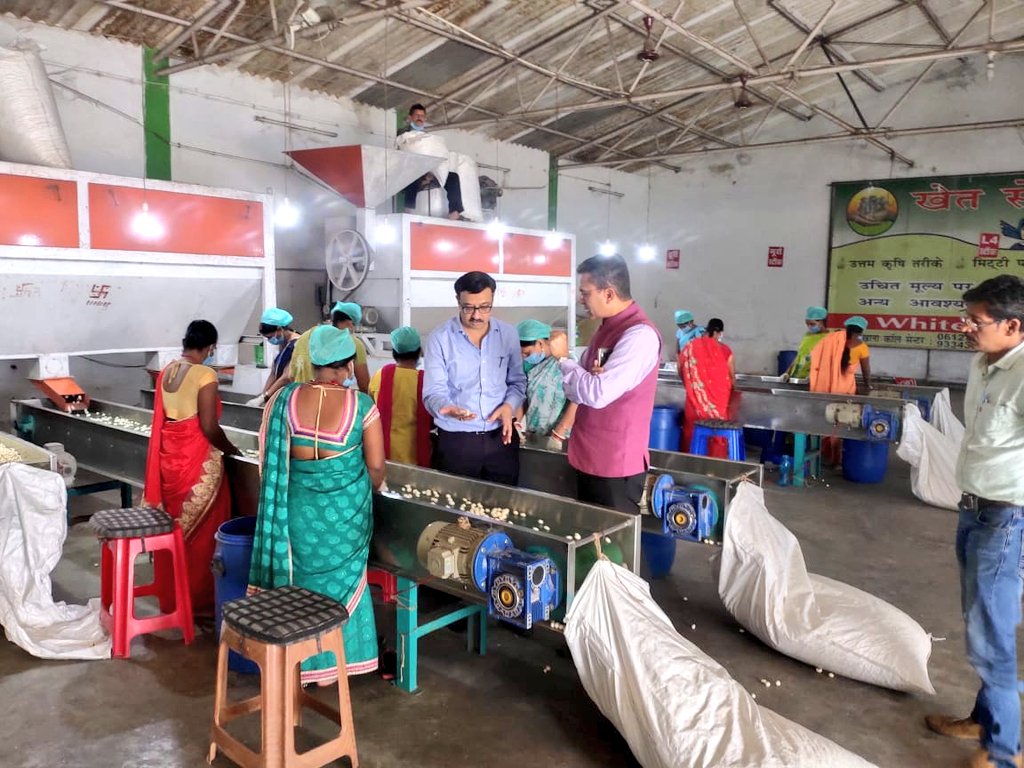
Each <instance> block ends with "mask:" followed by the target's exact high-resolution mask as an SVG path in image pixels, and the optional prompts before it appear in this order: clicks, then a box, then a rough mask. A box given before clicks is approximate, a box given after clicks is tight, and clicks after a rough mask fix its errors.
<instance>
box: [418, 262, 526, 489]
mask: <svg viewBox="0 0 1024 768" xmlns="http://www.w3.org/2000/svg"><path fill="white" fill-rule="evenodd" d="M495 288H496V284H495V282H494V278H493V277H491V276H490V275H488V274H487V273H485V272H467V273H466V274H464V275H463V276H462V277H460V278H459V279H458V280H456V281H455V296H456V298H457V299H458V303H459V314H458V316H457V317H453V318H452V319H451V320H449V321H448V322H446V323H444V324H443V325H441V326H440V327H438V328H437V329H435V330H434V332H433V333H431V334H430V339H429V340H428V341H427V346H426V349H425V350H424V356H423V368H424V376H423V405H424V406H425V407H426V409H427V411H428V412H429V413H430V415H431V416H433V417H434V424H435V425H436V426H437V441H436V443H435V445H434V452H433V462H434V468H435V469H438V470H440V471H442V472H449V473H451V474H453V475H462V476H463V477H473V478H477V479H480V480H489V481H491V482H496V483H504V484H506V485H517V484H518V482H519V437H518V435H517V434H516V432H515V430H514V429H513V427H512V421H513V414H515V412H516V411H517V410H518V409H519V407H520V406H521V405H522V404H523V400H524V399H525V397H526V374H524V373H523V358H522V355H521V353H520V351H519V333H518V332H517V331H516V329H515V326H512V325H509V324H508V323H503V322H501V321H500V320H495V319H493V318H492V317H491V310H492V309H493V307H494V290H495Z"/></svg>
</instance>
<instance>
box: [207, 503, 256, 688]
mask: <svg viewBox="0 0 1024 768" xmlns="http://www.w3.org/2000/svg"><path fill="white" fill-rule="evenodd" d="M255 534H256V518H255V516H252V515H250V516H247V517H236V518H235V519H234V520H228V521H227V522H226V523H223V524H222V525H221V526H220V528H218V529H217V533H216V535H215V536H214V539H215V540H216V542H217V546H216V548H215V549H214V551H213V562H211V563H210V567H211V568H212V569H213V594H214V622H215V626H216V628H217V639H218V640H220V624H221V608H222V606H223V605H224V603H226V602H228V601H229V600H237V599H239V598H241V597H245V590H246V587H248V586H249V561H250V560H251V559H252V543H253V538H254V537H255ZM228 668H229V669H232V670H234V671H235V672H241V673H242V674H246V675H254V674H257V673H258V672H259V671H260V668H259V667H258V666H257V665H256V663H255V662H253V661H250V660H249V659H247V658H245V657H244V656H240V655H239V654H237V653H235V652H234V651H231V655H230V657H229V658H228Z"/></svg>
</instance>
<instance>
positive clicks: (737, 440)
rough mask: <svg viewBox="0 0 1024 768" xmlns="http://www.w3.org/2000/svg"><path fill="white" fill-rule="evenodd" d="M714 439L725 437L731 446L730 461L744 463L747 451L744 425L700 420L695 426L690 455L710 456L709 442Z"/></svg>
mask: <svg viewBox="0 0 1024 768" xmlns="http://www.w3.org/2000/svg"><path fill="white" fill-rule="evenodd" d="M712 437H724V438H725V440H726V442H727V443H728V445H729V459H730V460H731V461H744V460H746V458H747V450H746V448H744V446H743V425H742V424H740V423H738V422H735V421H723V420H721V419H699V420H698V421H696V422H694V425H693V438H692V439H691V440H690V453H695V454H697V455H698V456H707V455H708V441H709V440H710V439H711V438H712Z"/></svg>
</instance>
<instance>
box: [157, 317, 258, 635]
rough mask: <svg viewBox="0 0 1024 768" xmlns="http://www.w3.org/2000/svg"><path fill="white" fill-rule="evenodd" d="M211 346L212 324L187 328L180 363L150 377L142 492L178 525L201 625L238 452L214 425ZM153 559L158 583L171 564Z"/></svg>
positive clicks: (208, 612)
mask: <svg viewBox="0 0 1024 768" xmlns="http://www.w3.org/2000/svg"><path fill="white" fill-rule="evenodd" d="M216 345H217V329H216V328H214V326H213V324H212V323H210V322H208V321H206V320H195V321H193V322H192V323H190V324H189V326H188V330H187V331H186V332H185V338H184V339H183V340H182V353H181V359H179V360H175V361H173V362H171V363H170V364H168V365H167V367H166V368H164V369H163V370H162V371H161V372H160V375H159V376H158V377H157V382H156V396H155V397H154V401H153V431H152V433H151V434H150V438H149V453H148V455H147V458H146V486H145V490H144V491H143V500H144V502H145V503H146V504H147V505H148V506H151V507H159V508H161V509H163V510H164V511H165V512H167V514H169V515H170V516H171V517H173V518H174V519H175V520H177V521H178V522H179V523H180V524H181V529H182V533H183V534H184V536H185V550H186V552H185V557H186V561H187V563H188V583H189V592H190V593H191V596H192V612H193V614H194V615H196V616H200V617H205V616H212V615H213V574H212V573H211V572H210V562H211V560H212V559H213V550H214V546H215V542H214V534H215V533H216V532H217V528H218V527H219V526H220V525H221V523H223V522H224V521H226V520H228V519H229V518H230V517H231V496H230V492H229V489H228V483H227V479H226V476H225V473H224V456H225V454H226V455H229V456H231V455H236V454H238V452H239V451H238V449H237V448H236V447H235V446H234V445H232V444H231V442H230V441H229V440H228V439H227V436H226V435H225V434H224V430H222V429H221V427H220V424H219V423H218V419H219V417H220V409H221V405H220V396H219V394H218V392H217V373H216V371H214V370H213V368H210V367H209V365H208V363H210V362H212V361H213V352H214V350H215V349H216ZM156 554H157V555H158V557H157V558H156V560H155V562H154V568H155V569H157V573H158V575H160V576H162V575H163V573H166V572H167V570H166V569H169V568H170V562H169V558H164V557H160V556H162V555H166V554H168V553H166V552H158V553H156ZM162 572H163V573H162Z"/></svg>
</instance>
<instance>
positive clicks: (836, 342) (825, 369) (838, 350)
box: [811, 315, 871, 395]
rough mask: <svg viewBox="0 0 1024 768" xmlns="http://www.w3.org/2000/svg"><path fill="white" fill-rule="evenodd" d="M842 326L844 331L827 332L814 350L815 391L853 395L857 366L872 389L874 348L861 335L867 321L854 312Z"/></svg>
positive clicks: (866, 383)
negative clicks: (872, 353)
mask: <svg viewBox="0 0 1024 768" xmlns="http://www.w3.org/2000/svg"><path fill="white" fill-rule="evenodd" d="M843 326H844V329H845V332H843V333H830V334H827V337H826V338H825V340H824V341H822V342H821V343H819V344H818V345H817V346H815V347H814V351H813V352H811V391H812V392H830V393H833V394H841V395H854V394H856V393H857V371H858V369H859V370H860V373H861V376H862V377H863V379H864V386H865V387H866V388H868V389H870V388H871V362H870V357H871V351H870V350H869V349H868V345H867V344H866V343H865V342H864V339H863V338H862V337H863V335H864V331H866V330H867V327H868V321H867V320H865V319H864V318H863V317H861V316H860V315H854V316H853V317H851V318H849V319H848V320H847V321H846V322H845V323H844V324H843Z"/></svg>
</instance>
